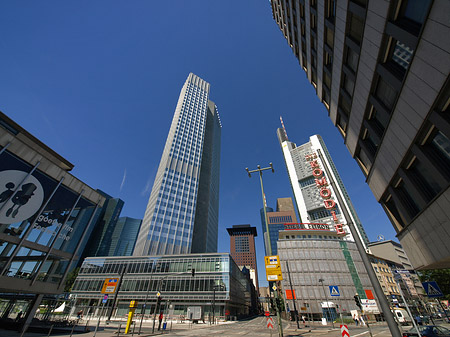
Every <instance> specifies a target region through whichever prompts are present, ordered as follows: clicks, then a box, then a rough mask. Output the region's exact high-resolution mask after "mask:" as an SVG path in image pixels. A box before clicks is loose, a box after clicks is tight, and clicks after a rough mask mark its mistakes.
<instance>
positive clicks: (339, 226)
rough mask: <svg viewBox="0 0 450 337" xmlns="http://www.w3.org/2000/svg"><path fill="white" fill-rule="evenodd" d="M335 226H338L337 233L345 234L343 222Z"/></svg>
mask: <svg viewBox="0 0 450 337" xmlns="http://www.w3.org/2000/svg"><path fill="white" fill-rule="evenodd" d="M334 228H336V233H338V234H345V231H344V228H343V227H342V224H337V225H334Z"/></svg>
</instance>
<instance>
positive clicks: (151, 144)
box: [0, 0, 395, 284]
mask: <svg viewBox="0 0 450 337" xmlns="http://www.w3.org/2000/svg"><path fill="white" fill-rule="evenodd" d="M0 31H1V32H2V34H1V35H0V49H1V50H2V53H1V62H0V74H1V81H0V110H2V111H3V112H4V113H5V114H6V115H8V116H9V117H10V118H12V119H13V120H15V121H16V122H17V123H19V124H20V125H21V126H23V127H24V128H25V129H27V130H28V131H29V132H30V133H32V134H33V135H34V136H36V137H37V138H39V139H40V140H41V141H43V142H44V143H45V144H47V145H48V146H49V147H51V148H52V149H54V150H55V151H56V152H58V153H59V154H61V155H62V156H63V157H65V158H66V159H68V160H69V161H70V162H72V163H73V164H74V165H75V168H74V170H73V171H72V173H73V174H74V175H75V176H76V177H78V178H79V179H81V180H82V181H84V182H85V183H87V184H88V185H90V186H91V187H93V188H99V189H101V190H104V191H105V192H107V193H109V194H110V195H112V196H115V197H120V198H122V199H123V200H124V201H125V207H124V209H123V211H122V215H123V216H130V217H135V218H142V217H143V215H144V210H145V207H146V205H147V201H148V197H149V195H150V190H151V187H152V184H153V179H154V177H155V174H156V170H157V167H158V164H159V160H160V156H161V154H162V150H163V147H164V143H165V140H166V136H167V132H168V130H169V127H170V123H171V120H172V117H173V112H174V110H175V105H176V103H177V99H178V95H179V93H180V89H181V87H182V85H183V83H184V81H185V80H186V77H187V75H188V74H189V72H193V73H195V74H196V75H198V76H200V77H202V78H203V79H205V80H206V81H208V82H209V83H211V92H210V98H211V100H213V101H214V102H215V103H216V104H217V106H218V108H219V112H220V115H221V120H222V124H223V129H222V156H221V172H220V176H221V186H220V212H219V251H220V252H227V251H229V236H228V234H227V232H226V228H227V227H230V226H231V225H235V224H251V225H253V226H256V227H257V230H258V233H259V234H261V232H262V231H261V223H260V217H259V209H260V208H261V206H262V201H261V192H260V186H259V179H258V177H257V176H255V177H252V178H251V179H249V178H248V176H247V174H246V172H245V170H244V169H245V167H249V168H250V169H253V168H256V165H258V164H261V165H263V166H266V165H267V164H268V163H269V162H273V164H274V167H275V174H272V173H270V171H267V172H269V173H265V174H264V184H265V189H266V195H267V200H268V204H269V206H271V207H274V208H275V204H276V198H279V197H292V191H291V187H290V184H289V180H288V176H287V173H286V169H285V165H284V161H283V157H282V154H281V150H280V146H279V144H278V140H277V137H276V129H277V128H278V127H280V122H279V116H280V115H282V116H283V119H284V122H285V126H286V129H287V132H288V136H289V138H290V140H291V141H293V142H295V143H297V144H302V143H305V142H307V141H308V140H309V136H311V135H313V134H320V135H322V137H323V139H324V140H325V142H326V144H327V147H328V149H329V151H330V153H331V155H332V157H333V159H334V161H335V164H336V166H337V168H338V170H339V172H340V174H341V177H342V179H343V181H344V184H345V185H346V188H347V190H348V192H349V195H350V198H351V199H352V202H353V204H354V206H355V208H356V210H357V212H358V215H359V217H360V218H361V221H362V223H363V225H364V227H365V229H366V231H367V233H368V235H369V238H370V240H372V241H375V240H376V238H377V235H379V234H383V235H384V236H385V238H386V239H395V232H394V230H393V228H392V226H391V224H390V222H389V220H388V218H387V216H386V215H385V213H384V211H383V210H382V208H381V206H380V205H379V204H378V203H377V202H376V200H375V198H374V197H373V195H372V192H371V191H370V189H369V188H368V186H367V185H366V184H365V178H364V175H363V174H362V172H361V171H360V169H359V167H358V166H357V164H356V162H355V161H354V160H353V159H352V158H351V156H350V153H349V152H348V150H347V148H346V147H345V145H344V142H343V139H342V137H341V136H340V134H339V132H338V131H337V129H336V128H335V127H334V126H333V125H332V123H331V121H330V119H329V118H328V116H327V111H326V109H325V107H324V106H323V105H322V104H321V103H320V102H319V100H318V98H317V97H316V95H315V93H314V90H313V87H312V86H311V85H310V84H309V82H308V81H307V79H306V76H305V73H304V72H303V70H302V69H301V68H300V66H299V64H298V61H297V60H296V58H295V56H294V55H293V53H292V51H291V50H290V48H289V46H288V45H287V43H286V40H285V39H284V37H283V35H282V33H281V32H280V31H279V29H278V27H277V25H276V24H275V22H274V20H273V19H272V13H271V9H270V4H269V1H261V0H245V1H211V0H203V1H197V0H195V1H194V0H191V1H184V0H183V1H181V0H179V1H177V0H174V1H148V0H143V1H138V0H133V1H112V0H108V1H87V0H86V1H28V2H25V1H2V2H1V3H0ZM257 253H258V265H259V274H260V282H261V283H262V284H264V280H265V275H264V261H263V255H264V252H263V244H262V235H259V236H258V237H257Z"/></svg>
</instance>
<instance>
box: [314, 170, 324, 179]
mask: <svg viewBox="0 0 450 337" xmlns="http://www.w3.org/2000/svg"><path fill="white" fill-rule="evenodd" d="M312 174H313V176H314V177H316V178H319V177H321V176H322V174H323V171H322V170H321V169H320V168H316V169H314V170H313V171H312Z"/></svg>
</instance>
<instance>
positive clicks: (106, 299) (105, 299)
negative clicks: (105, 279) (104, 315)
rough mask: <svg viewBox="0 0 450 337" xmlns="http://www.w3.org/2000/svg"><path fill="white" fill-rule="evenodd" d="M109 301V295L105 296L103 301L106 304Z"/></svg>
mask: <svg viewBox="0 0 450 337" xmlns="http://www.w3.org/2000/svg"><path fill="white" fill-rule="evenodd" d="M106 301H108V295H105V296H103V299H102V303H103V304H105V303H106Z"/></svg>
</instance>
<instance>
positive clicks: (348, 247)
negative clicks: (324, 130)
mask: <svg viewBox="0 0 450 337" xmlns="http://www.w3.org/2000/svg"><path fill="white" fill-rule="evenodd" d="M277 134H278V139H279V142H280V145H281V149H282V152H283V156H284V160H285V163H286V168H287V171H288V175H289V179H290V182H291V186H292V190H293V193H294V198H295V204H296V206H297V208H298V213H299V215H300V222H301V223H299V224H286V225H285V226H284V227H285V228H284V230H281V231H279V240H278V245H277V248H278V255H279V256H280V260H281V261H282V265H281V268H282V271H283V273H284V272H286V270H287V263H289V264H290V268H291V269H290V271H291V272H292V273H293V275H295V277H296V278H297V280H298V281H294V289H295V290H296V293H297V294H298V299H301V303H303V301H306V302H309V303H310V304H311V310H312V312H313V313H319V312H320V311H322V313H323V314H326V316H328V317H330V319H334V318H335V315H336V310H335V308H336V304H339V305H343V306H344V308H345V309H346V310H348V311H350V310H353V309H357V308H356V307H355V304H354V300H353V296H354V294H355V292H356V293H357V294H358V295H359V296H360V298H361V299H366V298H367V296H368V291H366V290H370V291H371V290H372V288H371V285H370V281H369V277H368V274H367V271H366V269H365V267H364V264H363V262H362V257H361V255H360V253H359V252H358V250H357V248H356V244H355V240H354V238H353V236H352V234H351V233H350V229H349V228H348V223H349V221H351V222H352V223H353V224H354V227H355V228H356V231H357V233H358V235H359V236H360V238H361V241H362V242H363V244H364V245H365V248H366V249H367V245H368V244H369V240H368V237H367V235H366V233H365V231H364V229H363V227H362V225H361V222H360V220H359V218H358V216H357V214H356V211H355V209H354V208H353V205H352V203H351V201H350V198H349V196H348V194H347V191H346V190H345V187H344V184H343V183H342V180H341V178H340V176H339V173H338V172H337V170H336V167H335V166H334V163H333V160H332V159H331V156H330V154H329V152H328V150H327V148H326V146H325V143H324V142H323V140H322V137H320V136H319V135H314V136H312V137H310V141H309V142H307V143H305V144H302V145H299V146H297V145H296V144H295V143H293V142H290V141H289V140H288V138H287V135H286V132H285V131H284V129H278V130H277ZM314 251H316V252H314ZM286 261H287V262H286ZM311 261H313V262H312V263H311ZM283 284H284V285H285V286H287V287H288V288H290V287H289V285H288V284H286V281H283ZM333 284H339V287H340V289H342V291H341V295H340V297H339V300H340V303H335V302H329V301H330V299H329V297H328V295H327V293H326V292H325V290H324V289H325V288H323V287H324V286H329V285H333ZM321 288H323V289H321ZM302 289H307V291H306V292H305V291H303V290H302ZM326 289H328V288H326ZM308 292H309V293H308ZM311 299H314V300H313V301H312V300H311ZM319 301H321V303H320V304H319ZM327 302H329V303H327Z"/></svg>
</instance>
